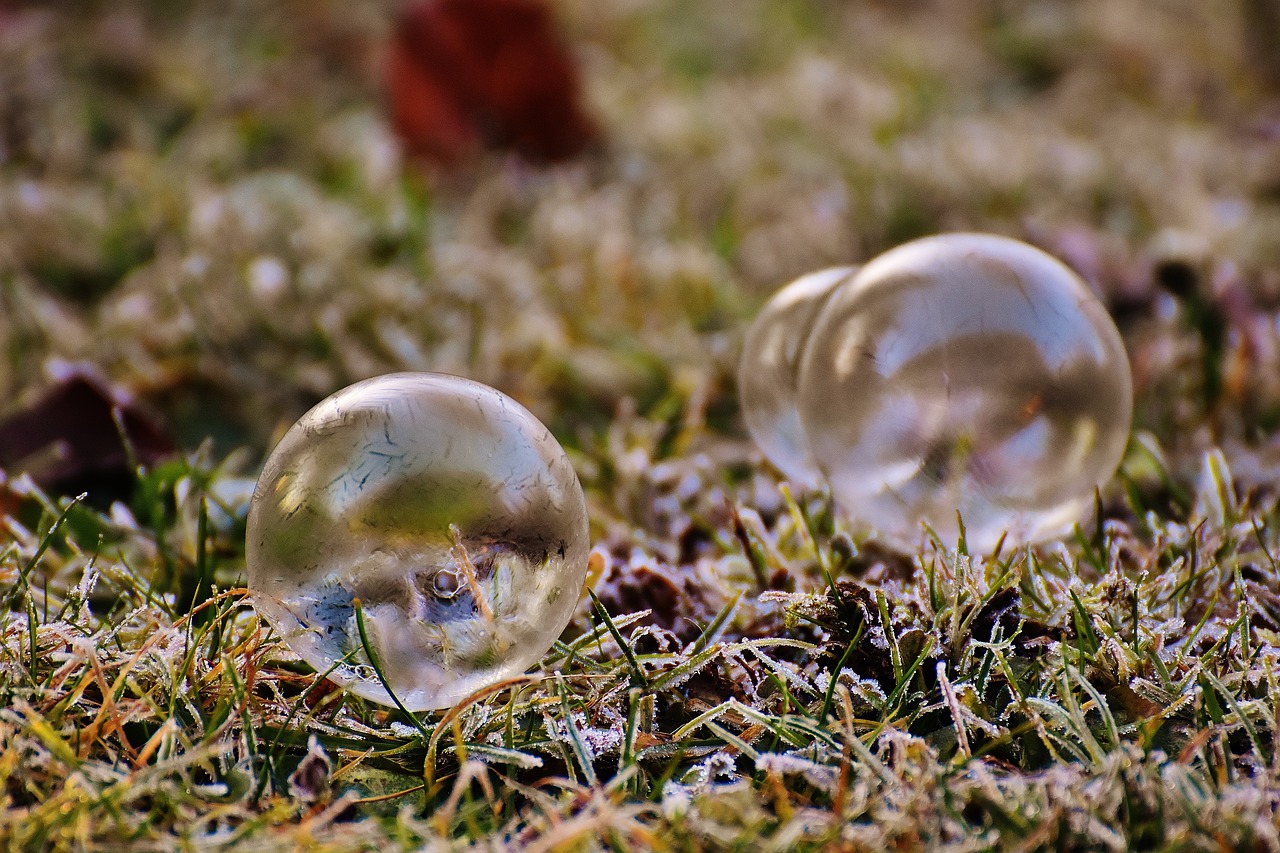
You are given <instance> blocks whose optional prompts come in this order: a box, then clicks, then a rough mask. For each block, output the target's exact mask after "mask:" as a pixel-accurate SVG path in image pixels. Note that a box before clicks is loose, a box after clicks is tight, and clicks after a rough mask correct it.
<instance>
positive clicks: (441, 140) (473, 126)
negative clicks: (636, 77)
mask: <svg viewBox="0 0 1280 853" xmlns="http://www.w3.org/2000/svg"><path fill="white" fill-rule="evenodd" d="M387 86H388V90H389V93H390V101H391V105H390V108H391V121H392V124H393V125H394V127H395V130H396V132H397V133H398V134H399V135H400V138H401V140H402V141H403V142H404V144H405V146H406V148H407V149H408V150H409V151H410V153H412V154H414V155H416V156H420V157H424V158H426V159H429V160H434V161H436V162H439V163H446V164H447V163H453V162H457V161H459V160H461V159H464V158H466V157H468V156H470V155H473V154H475V153H477V152H478V151H479V150H480V148H481V147H482V146H490V147H501V148H509V149H511V150H513V151H515V152H516V153H518V154H520V155H521V156H523V157H525V158H527V159H529V160H533V161H540V162H550V161H556V160H564V159H568V158H570V157H573V156H574V155H576V154H578V153H579V152H581V151H582V150H583V149H584V148H585V147H586V146H587V144H588V143H590V142H591V141H592V140H593V139H594V138H595V136H596V129H595V125H594V123H593V122H592V121H591V119H590V118H589V117H588V116H587V115H586V113H585V112H584V110H583V108H582V106H581V86H580V83H579V78H578V71H577V68H576V66H575V65H574V63H573V60H572V58H571V57H570V55H569V53H568V52H567V51H566V50H565V48H564V46H563V45H562V44H561V42H560V40H559V38H558V37H557V36H556V33H555V28H554V25H553V21H552V19H551V14H550V12H549V11H548V9H547V8H546V6H545V5H544V4H543V3H542V0H426V2H420V3H414V4H412V5H410V6H409V7H408V8H407V9H406V10H405V12H404V13H403V15H402V16H401V18H400V21H399V24H398V26H397V27H396V31H395V34H394V36H393V38H392V44H391V52H390V58H389V61H388V64H387Z"/></svg>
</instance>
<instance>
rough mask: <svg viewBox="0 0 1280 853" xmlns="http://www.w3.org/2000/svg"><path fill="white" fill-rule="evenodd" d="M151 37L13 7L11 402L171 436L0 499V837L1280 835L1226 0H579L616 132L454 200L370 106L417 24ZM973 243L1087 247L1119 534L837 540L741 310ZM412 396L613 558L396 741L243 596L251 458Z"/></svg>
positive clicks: (844, 842) (1268, 571)
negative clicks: (145, 451) (781, 467)
mask: <svg viewBox="0 0 1280 853" xmlns="http://www.w3.org/2000/svg"><path fill="white" fill-rule="evenodd" d="M161 5H163V4H159V5H158V4H135V3H127V2H122V3H112V4H98V6H96V7H95V8H94V9H91V10H90V9H81V10H77V11H76V12H75V13H71V12H67V11H64V10H61V9H59V8H48V9H46V8H45V7H44V6H40V5H39V4H14V3H8V4H5V5H4V10H3V11H0V353H2V355H0V392H2V393H0V396H2V397H3V398H4V399H5V400H13V399H17V398H18V397H19V396H22V395H25V394H26V393H28V392H32V391H34V390H38V388H39V386H41V384H42V383H43V382H44V378H43V376H44V374H43V371H44V369H45V365H46V363H47V362H48V360H49V359H50V358H59V359H63V360H66V361H76V360H87V361H91V362H93V363H94V364H96V365H98V366H99V368H100V369H101V370H103V371H104V372H106V373H107V374H108V375H109V376H110V378H111V379H112V380H113V381H115V382H119V383H121V384H123V385H125V386H127V387H130V388H131V389H133V390H134V391H136V393H138V394H139V395H140V396H142V397H144V398H146V399H147V400H148V401H149V402H151V403H152V404H153V405H154V407H155V408H157V409H159V410H161V411H163V412H166V413H167V414H169V415H170V417H171V418H172V419H173V421H174V424H175V425H176V427H177V428H178V434H179V435H180V436H181V437H182V440H183V442H184V446H186V447H187V448H188V450H189V451H191V452H189V453H188V455H187V458H186V459H185V460H183V461H177V462H173V463H166V464H164V465H161V466H159V467H157V468H155V469H154V470H149V471H147V472H145V473H144V474H143V475H142V476H141V477H140V479H139V482H138V484H137V487H136V489H135V493H134V495H133V496H132V498H131V499H130V500H129V501H128V503H127V504H125V503H120V504H116V505H115V506H112V507H108V508H106V509H105V510H99V509H95V508H93V505H92V504H77V505H75V506H74V507H69V506H68V503H67V502H66V501H65V500H62V499H58V498H54V497H49V496H45V495H41V494H39V492H38V491H36V490H34V489H32V488H31V487H30V484H29V483H27V482H24V481H23V480H22V479H21V478H20V477H19V476H18V472H17V471H10V472H8V476H7V478H6V480H4V481H3V482H2V483H0V509H3V520H2V521H0V525H2V526H0V596H3V603H4V608H3V613H4V617H3V623H2V624H0V798H3V808H0V836H3V840H4V841H5V843H6V845H7V846H11V847H14V848H16V849H39V848H42V847H54V848H91V847H94V846H100V847H114V848H123V847H128V848H130V849H146V848H151V849H172V848H174V847H181V846H187V847H191V848H211V847H216V846H236V845H238V846H241V847H247V848H250V849H279V848H281V847H285V846H303V845H320V846H327V847H328V848H329V849H335V850H343V849H368V848H371V847H378V848H382V849H394V848H396V847H415V846H426V845H434V846H447V845H450V844H453V845H459V846H461V845H463V844H466V843H468V842H478V843H479V844H481V845H485V846H489V847H500V846H506V847H516V848H519V847H538V848H541V849H557V848H559V849H565V848H568V849H573V848H585V849H591V848H592V847H594V846H597V845H600V844H609V845H612V846H613V847H615V848H620V849H625V848H636V849H641V848H661V847H663V846H666V847H672V848H697V847H713V846H732V845H737V846H740V847H746V846H751V847H770V846H771V847H774V848H778V849H788V848H793V847H804V846H810V847H823V846H827V847H830V846H842V847H847V848H853V849H885V848H889V847H896V848H900V849H917V848H929V849H953V850H968V849H986V848H991V847H1004V848H1022V849H1060V848H1067V849H1070V848H1077V849H1079V848H1086V849H1126V848H1143V847H1165V848H1175V849H1176V848H1183V849H1224V848H1226V849H1245V848H1260V849H1280V841H1278V840H1277V837H1276V817H1275V815H1276V814H1277V812H1278V811H1280V783H1278V776H1277V761H1276V757H1275V730H1276V723H1275V721H1276V719H1277V706H1278V705H1280V668H1278V662H1280V580H1277V578H1278V577H1280V572H1278V571H1277V568H1276V562H1275V560H1276V559H1277V555H1280V541H1278V534H1277V511H1276V489H1275V483H1276V482H1277V478H1278V477H1280V450H1278V445H1277V442H1276V440H1275V437H1274V436H1275V434H1276V427H1277V424H1280V417H1278V413H1280V379H1277V377H1280V345H1277V344H1278V340H1277V329H1280V324H1278V323H1277V315H1278V313H1280V299H1278V298H1277V294H1280V279H1278V278H1277V274H1276V270H1277V269H1280V246H1277V244H1276V242H1275V234H1276V233H1280V231H1278V230H1277V227H1276V223H1277V222H1280V207H1277V205H1276V202H1275V193H1274V187H1275V186H1276V181H1277V177H1276V175H1277V173H1276V171H1275V168H1276V167H1275V158H1274V156H1273V154H1274V147H1275V130H1274V126H1273V125H1274V123H1275V120H1274V115H1273V114H1274V110H1275V108H1274V101H1273V100H1269V98H1273V96H1270V95H1267V94H1266V93H1265V92H1264V91H1263V90H1262V88H1261V84H1260V83H1259V82H1258V80H1257V79H1255V78H1254V77H1252V76H1251V70H1250V68H1249V67H1248V66H1245V65H1243V64H1241V63H1242V59H1241V57H1242V56H1243V55H1244V54H1243V52H1242V51H1241V50H1240V45H1239V32H1240V28H1239V26H1238V24H1239V21H1238V20H1237V10H1236V9H1235V7H1234V5H1233V4H1231V3H1227V4H1225V5H1224V4H1219V5H1217V6H1215V7H1214V8H1212V9H1210V8H1209V7H1208V6H1204V4H1193V3H1189V2H1186V3H1184V2H1175V3H1173V4H1172V5H1161V6H1160V7H1159V8H1153V7H1152V4H1144V3H1138V2H1129V0H1123V1H1122V2H1116V3H1109V4H1106V8H1105V9H1102V8H1101V6H1100V5H1099V4H1047V5H1046V4H1039V5H1036V6H1034V7H1032V6H1026V7H1025V8H1022V7H1018V8H1014V7H1015V6H1017V5H1018V4H1012V5H1010V4H1004V5H1003V6H1002V7H1001V8H1000V9H995V8H991V9H987V8H985V7H982V6H980V5H979V6H973V5H962V4H953V5H951V6H947V7H946V8H943V5H941V4H935V5H933V6H930V7H929V8H928V9H924V10H921V11H919V12H913V13H905V12H904V13H901V14H899V12H898V11H893V12H890V11H888V10H886V9H882V8H880V7H879V6H878V5H876V4H796V3H790V2H781V0H744V2H743V3H738V4H716V3H713V2H701V1H700V2H693V3H687V4H674V5H673V4H649V5H647V6H644V8H641V7H640V6H638V5H637V4H634V3H626V2H620V0H604V2H597V3H590V4H587V3H582V2H578V0H565V2H562V3H559V4H558V5H557V9H558V11H559V12H560V15H561V19H562V21H563V23H564V27H565V31H566V33H567V36H568V39H569V42H570V43H571V44H573V45H575V46H576V47H575V52H576V53H577V54H578V55H579V56H580V58H581V61H582V65H583V69H584V77H585V81H586V85H587V88H588V96H589V100H590V102H591V104H592V105H593V107H594V108H595V110H596V113H597V115H599V116H600V118H601V122H602V124H603V125H604V127H605V129H606V131H607V134H608V137H609V141H608V143H607V144H606V145H605V146H603V147H602V148H601V150H599V151H595V152H592V153H591V154H589V155H588V156H587V157H586V158H584V159H583V160H582V161H580V162H578V163H576V164H571V165H568V166H565V167H563V168H559V169H553V170H546V171H537V170H531V169H528V168H525V167H523V166H520V165H518V164H514V163H510V162H507V161H505V160H502V159H498V158H495V159H491V160H486V161H483V162H481V163H478V164H476V165H475V166H474V168H473V169H472V170H470V171H468V172H467V173H465V174H452V175H435V176H420V175H419V176H411V175H410V174H408V173H405V172H404V171H403V170H402V169H401V163H400V160H399V154H398V152H397V151H396V149H395V146H394V143H393V141H392V136H391V134H390V131H389V129H388V127H387V124H386V122H385V120H384V119H383V118H382V117H381V115H380V112H379V109H380V108H379V99H378V93H377V91H376V87H375V86H374V85H373V84H372V83H371V82H370V80H371V79H372V76H373V75H372V74H371V72H369V69H372V68H374V67H375V66H376V64H377V53H378V47H377V45H378V44H379V43H380V40H381V39H382V38H383V37H384V36H385V35H386V33H387V31H388V29H389V21H390V16H391V14H392V12H393V8H392V7H393V6H395V4H393V3H390V2H387V3H377V4H373V5H372V6H367V5H362V6H361V7H360V10H359V11H358V12H357V11H351V10H348V9H346V7H344V6H342V4H335V3H320V4H309V5H307V6H306V8H305V9H304V8H303V6H301V5H298V4H293V5H291V6H289V7H287V9H286V7H284V6H281V7H280V9H279V10H274V9H273V10H268V11H264V10H263V8H262V7H261V4H256V5H253V6H252V8H251V7H250V4H247V3H243V2H241V0H234V2H232V3H231V4H230V5H228V4H227V3H206V2H194V3H186V4H178V6H176V7H173V8H172V9H171V8H170V7H169V6H166V7H165V8H164V9H163V10H162V9H161ZM642 5H643V4H642ZM1201 6H1204V7H1203V8H1201ZM953 228H955V229H961V228H963V229H981V230H988V231H997V232H1001V233H1006V234H1009V235H1011V236H1016V237H1019V238H1022V239H1027V240H1030V241H1031V242H1033V243H1035V244H1037V245H1040V246H1042V247H1044V248H1046V249H1048V250H1050V251H1052V252H1054V253H1055V254H1058V255H1060V256H1062V257H1064V258H1065V259H1066V260H1067V261H1068V262H1069V263H1070V264H1071V265H1072V267H1073V268H1075V269H1076V270H1077V271H1079V272H1080V273H1081V275H1082V276H1083V277H1084V278H1085V279H1086V280H1087V281H1088V282H1089V284H1090V286H1091V287H1092V288H1094V289H1095V290H1096V292H1097V293H1099V295H1100V296H1101V298H1102V299H1103V301H1104V303H1105V304H1106V305H1107V307H1108V308H1109V309H1110V311H1111V313H1112V315H1113V316H1114V317H1115V318H1116V320H1117V324H1118V326H1119V327H1120V330H1121V333H1122V335H1123V336H1124V339H1125V343H1126V349H1127V351H1128V352H1129V355H1130V357H1131V360H1132V363H1133V365H1134V384H1135V391H1136V405H1135V420H1136V424H1137V431H1136V432H1135V434H1134V436H1133V441H1132V442H1131V445H1130V448H1129V450H1128V453H1127V457H1126V459H1125V460H1124V462H1123V464H1122V467H1121V472H1120V474H1119V476H1118V477H1117V478H1116V479H1115V480H1114V481H1113V482H1112V483H1110V484H1108V486H1107V487H1106V488H1105V489H1103V491H1102V492H1101V494H1099V495H1098V496H1097V503H1098V505H1099V507H1100V509H1101V516H1100V518H1099V520H1098V521H1097V522H1096V523H1090V524H1087V525H1085V526H1084V527H1083V528H1082V529H1080V530H1079V531H1076V532H1073V533H1072V534H1071V535H1070V536H1068V537H1066V539H1064V540H1063V541H1061V542H1059V543H1053V544H1050V545H1047V546H1044V547H1041V548H1037V549H1035V550H1032V551H1025V550H1022V551H1017V552H1012V551H1006V552H1005V553H1003V554H1001V555H999V556H996V557H992V556H991V555H988V554H978V553H974V554H970V555H966V554H963V553H956V552H951V551H946V550H940V549H937V548H936V547H933V546H931V545H928V544H927V543H926V547H924V548H923V549H921V550H919V551H918V552H913V553H907V554H900V553H897V552H894V551H891V550H887V549H885V548H884V547H883V546H878V545H877V544H876V542H875V541H874V540H861V539H854V538H850V537H849V536H848V535H847V532H845V531H841V530H839V529H837V528H836V525H835V523H834V521H833V516H832V512H831V507H830V506H829V504H828V503H827V502H826V501H825V500H824V499H823V498H822V497H821V496H814V495H801V496H799V497H798V498H796V499H789V498H788V497H787V495H786V493H785V492H783V491H781V490H780V489H779V488H778V484H777V482H776V479H775V478H774V476H773V475H772V474H771V473H770V471H769V469H768V468H767V466H766V465H765V464H764V462H763V460H762V459H760V458H759V457H758V455H756V454H755V453H754V452H753V451H752V450H751V449H750V447H749V445H748V443H747V441H746V440H745V433H744V431H743V429H742V426H741V423H740V420H739V413H738V408H737V404H736V400H735V393H734V387H733V366H734V364H735V363H736V360H737V355H738V347H739V344H740V340H741V334H742V329H743V321H744V320H745V318H747V317H749V316H751V315H752V314H753V313H754V312H755V310H756V309H757V308H758V306H759V303H760V302H762V301H763V299H764V297H765V295H766V294H767V293H768V292H770V291H772V290H773V289H775V288H776V287H777V286H778V285H779V284H781V283H782V282H785V281H787V280H789V279H791V278H793V277H794V276H796V275H799V274H801V273H803V272H806V271H809V270H812V269H817V268H819V267H822V266H827V265H832V264H849V263H858V262H861V261H863V260H865V259H867V258H868V257H870V256H872V255H874V254H876V253H878V252H879V251H882V250H884V249H886V248H888V247H889V246H890V245H892V244H895V243H898V242H901V241H903V240H906V239H909V238H911V237H915V236H918V235H920V234H922V233H926V232H930V231H936V230H941V229H953ZM423 369H427V370H438V371H447V372H454V373H461V374H466V375H468V376H470V377H472V378H475V379H478V380H480V381H484V382H486V383H488V384H490V385H493V386H495V387H500V388H502V389H503V390H504V391H505V392H507V393H509V394H511V395H512V396H513V397H515V398H516V399H518V400H520V401H521V402H522V403H523V404H525V405H527V406H528V407H529V408H530V409H531V410H533V412H534V413H535V414H536V415H537V416H538V417H539V418H540V419H541V420H543V421H544V422H545V423H547V424H548V426H549V427H550V428H551V430H552V432H553V433H554V434H555V435H556V436H557V437H558V438H559V439H560V440H561V441H562V442H563V443H564V445H565V446H566V448H567V449H568V452H569V454H570V457H571V460H572V462H573V464H574V467H575V469H576V470H577V471H578V473H579V475H580V477H581V479H582V481H583V484H584V487H585V489H586V492H587V500H588V505H589V511H590V516H591V519H592V524H593V527H592V531H591V533H592V542H593V545H594V546H595V554H596V556H597V562H598V567H599V568H601V569H602V571H601V574H602V577H601V580H600V583H599V585H598V587H597V589H598V593H599V602H600V604H599V606H597V604H596V603H595V602H594V601H587V602H583V603H582V604H581V605H580V607H579V609H578V612H577V616H576V617H575V621H574V622H573V623H572V625H571V627H570V629H569V630H568V631H567V632H566V633H565V634H564V635H562V636H561V637H560V639H559V643H558V644H557V645H556V646H554V647H553V649H552V651H551V652H550V653H549V654H548V656H547V657H546V658H545V659H544V660H543V662H542V664H541V667H540V668H539V669H538V670H536V671H535V677H534V678H531V679H528V680H519V681H517V682H515V683H513V684H510V685H507V686H506V687H504V688H502V689H498V690H495V692H493V693H491V694H487V695H482V696H479V697H477V698H476V699H475V700H474V701H473V702H472V703H471V704H468V705H465V706H462V707H457V708H454V709H452V710H449V711H446V712H443V713H438V714H432V715H417V716H412V717H411V716H407V715H405V714H403V713H401V712H399V711H388V710H386V709H382V708H379V707H373V706H370V705H367V704H365V703H363V702H362V701H361V700H359V699H356V698H353V697H351V696H350V695H348V694H346V693H343V692H342V691H340V690H338V689H335V688H334V687H333V686H332V685H331V684H330V683H329V682H328V681H326V680H324V679H323V678H321V677H320V675H319V674H318V673H316V672H314V671H312V670H311V669H310V668H309V667H307V666H306V665H305V664H304V663H302V662H301V661H299V660H298V659H297V658H296V657H295V656H293V655H292V654H290V653H289V651H288V650H287V649H286V648H285V647H284V645H283V644H282V643H280V642H279V638H278V637H277V636H275V635H274V634H272V632H271V631H270V630H269V629H268V628H267V627H266V626H265V625H264V624H263V623H261V622H259V620H258V619H257V617H256V615H255V614H254V612H253V611H252V610H251V609H250V608H249V607H248V606H247V603H246V601H245V597H244V591H243V589H242V588H241V586H240V584H241V581H242V578H243V567H244V553H243V537H244V524H245V502H246V500H247V492H246V489H245V486H246V483H252V480H253V477H254V474H255V473H256V462H255V460H260V458H261V455H262V453H263V451H264V450H265V448H267V447H268V446H270V445H271V443H272V441H271V439H272V437H273V433H275V432H276V431H277V430H279V429H282V428H283V427H284V426H286V425H287V424H288V423H290V422H292V421H293V420H294V419H295V418H296V417H297V416H298V415H300V414H301V413H302V412H303V411H305V410H306V409H307V408H308V407H310V406H311V405H312V404H313V403H314V402H315V401H316V400H317V399H319V398H321V397H323V396H324V395H325V394H328V393H330V392H332V391H333V390H334V389H336V388H339V387H342V386H344V385H346V384H348V383H350V382H353V381H357V380H359V379H362V378H365V377H368V376H370V375H374V374H378V373H384V372H390V371H397V370H423ZM6 405H7V404H6ZM206 437H212V438H213V439H214V443H213V445H212V448H210V447H209V446H205V447H204V448H203V449H202V450H200V451H198V452H196V451H193V450H192V449H193V448H196V447H198V446H200V443H201V441H203V440H204V439H205V438H206ZM237 446H244V447H249V448H251V449H252V450H251V451H250V453H249V456H248V457H245V456H244V455H243V454H242V455H240V456H228V455H227V454H228V452H229V450H230V449H231V448H233V447H237ZM1215 448H1216V449H1215Z"/></svg>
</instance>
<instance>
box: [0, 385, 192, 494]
mask: <svg viewBox="0 0 1280 853" xmlns="http://www.w3.org/2000/svg"><path fill="white" fill-rule="evenodd" d="M122 434H123V436H124V438H125V439H126V440H127V441H128V446H129V448H130V449H131V451H132V453H133V455H134V457H135V459H136V461H137V463H138V464H140V465H145V466H151V465H154V464H155V463H156V462H158V461H160V460H161V459H164V458H166V457H169V456H172V455H173V454H174V453H175V451H176V448H175V447H174V444H173V442H172V441H171V440H170V439H169V437H168V436H167V435H166V434H165V433H164V432H163V431H162V430H161V429H160V427H159V426H158V425H157V424H156V423H155V422H154V421H153V420H152V419H151V418H150V416H148V415H147V414H146V413H145V412H144V411H143V410H142V408H141V407H140V406H139V404H138V403H137V402H136V401H134V400H133V399H132V397H131V395H129V394H128V392H126V391H124V390H123V389H121V388H119V387H116V386H113V385H111V384H109V383H108V382H107V381H106V380H105V379H103V378H101V377H99V376H97V375H96V374H95V373H93V372H92V371H91V370H88V369H85V368H80V367H72V368H68V369H66V370H65V371H64V372H63V374H62V375H61V376H59V377H58V379H57V381H56V383H55V384H54V385H52V386H51V387H50V388H48V389H47V390H46V391H45V392H44V393H43V394H41V395H40V396H39V397H37V398H36V399H35V400H33V401H31V402H30V403H29V404H27V405H26V406H24V407H22V408H21V409H19V410H17V411H14V412H10V413H9V414H8V415H7V416H5V417H3V418H0V469H3V470H5V471H6V472H8V473H9V474H19V473H26V474H29V475H30V476H31V478H32V479H33V480H34V481H35V482H36V484H37V485H39V486H40V487H41V488H44V489H47V490H49V491H52V492H56V493H59V494H78V493H80V492H89V494H90V498H91V499H94V498H99V499H101V498H103V497H104V496H108V497H114V496H117V495H121V494H127V493H128V491H129V489H130V488H131V485H132V482H133V478H134V476H135V474H134V471H133V468H132V465H131V464H130V458H129V450H126V446H125V443H124V441H122V439H121V436H122Z"/></svg>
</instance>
